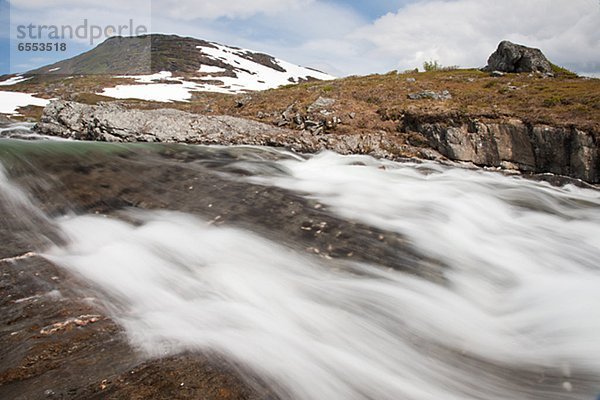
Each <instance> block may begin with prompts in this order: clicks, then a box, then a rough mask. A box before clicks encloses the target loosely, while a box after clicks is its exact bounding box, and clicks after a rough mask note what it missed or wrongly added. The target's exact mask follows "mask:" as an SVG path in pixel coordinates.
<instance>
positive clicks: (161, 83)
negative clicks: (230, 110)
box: [98, 43, 335, 102]
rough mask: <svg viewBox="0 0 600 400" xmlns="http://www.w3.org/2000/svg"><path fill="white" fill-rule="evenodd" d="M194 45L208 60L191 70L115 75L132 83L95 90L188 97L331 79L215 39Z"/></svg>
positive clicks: (135, 96)
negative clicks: (180, 73)
mask: <svg viewBox="0 0 600 400" xmlns="http://www.w3.org/2000/svg"><path fill="white" fill-rule="evenodd" d="M196 48H197V50H198V56H199V57H203V58H204V59H207V60H208V61H207V64H202V65H201V66H200V68H199V69H198V71H197V72H196V73H195V74H190V73H187V74H184V75H185V76H174V74H173V73H172V72H169V71H161V72H158V73H155V74H152V75H127V76H117V77H116V78H123V79H134V80H135V83H136V84H126V85H117V86H116V87H112V88H105V89H103V91H102V92H99V93H98V94H100V95H103V96H107V97H113V98H118V99H126V98H133V99H141V100H148V101H158V102H171V101H189V100H190V99H191V98H192V93H193V92H212V93H224V94H239V93H246V92H252V91H260V90H267V89H274V88H277V87H279V86H282V85H289V84H295V83H300V82H303V81H307V80H311V79H316V80H332V79H335V77H334V76H331V75H328V74H326V73H323V72H320V71H316V70H313V69H310V68H305V67H300V66H298V65H294V64H291V63H289V62H286V61H283V60H279V59H276V58H273V57H270V56H268V55H266V54H261V53H255V52H253V51H251V50H245V49H238V48H232V47H228V46H223V45H220V44H217V43H209V44H208V45H206V46H196ZM209 64H212V65H209Z"/></svg>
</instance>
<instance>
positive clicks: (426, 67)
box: [423, 60, 442, 72]
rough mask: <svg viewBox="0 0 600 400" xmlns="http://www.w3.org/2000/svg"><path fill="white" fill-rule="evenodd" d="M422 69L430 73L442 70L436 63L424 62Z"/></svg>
mask: <svg viewBox="0 0 600 400" xmlns="http://www.w3.org/2000/svg"><path fill="white" fill-rule="evenodd" d="M423 69H424V70H425V71H426V72H431V71H439V70H441V69H442V65H441V64H440V63H439V62H438V61H437V60H435V61H425V62H424V63H423Z"/></svg>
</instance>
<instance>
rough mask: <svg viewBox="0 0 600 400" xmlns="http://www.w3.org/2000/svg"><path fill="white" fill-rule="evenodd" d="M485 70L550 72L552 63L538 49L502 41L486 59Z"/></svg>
mask: <svg viewBox="0 0 600 400" xmlns="http://www.w3.org/2000/svg"><path fill="white" fill-rule="evenodd" d="M484 70H485V71H489V72H492V71H500V72H539V73H543V74H551V73H552V64H551V63H550V61H548V59H547V58H546V56H544V54H543V53H542V51H541V50H539V49H534V48H531V47H526V46H522V45H518V44H514V43H511V42H509V41H503V42H501V43H500V45H499V46H498V49H497V50H496V51H495V52H494V53H493V54H492V55H491V56H490V58H489V59H488V65H487V66H486V67H485V68H484Z"/></svg>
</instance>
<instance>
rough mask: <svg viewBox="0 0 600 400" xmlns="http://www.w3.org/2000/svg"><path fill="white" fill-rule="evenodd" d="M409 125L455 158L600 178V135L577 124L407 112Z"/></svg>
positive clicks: (529, 169) (528, 169) (591, 179)
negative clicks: (434, 117)
mask: <svg viewBox="0 0 600 400" xmlns="http://www.w3.org/2000/svg"><path fill="white" fill-rule="evenodd" d="M403 129H405V130H407V131H413V132H418V133H420V134H421V135H423V136H424V137H425V138H426V139H427V141H428V142H429V145H430V146H431V147H432V148H433V149H435V150H437V151H439V152H440V153H441V154H443V155H444V156H445V157H447V158H449V159H451V160H455V161H467V162H472V163H474V164H477V165H480V166H490V167H503V168H507V169H516V170H520V171H525V172H531V173H553V174H559V175H564V176H569V177H572V178H577V179H581V180H584V181H587V182H592V183H598V182H600V147H599V144H600V143H599V142H600V135H597V134H594V133H589V132H584V131H582V130H579V129H577V128H574V127H553V126H548V125H531V124H526V123H524V122H523V121H521V120H517V119H507V120H499V121H495V120H492V121H480V120H476V119H466V120H462V121H461V120H458V119H457V118H452V117H451V116H446V117H445V118H444V117H442V118H438V119H437V120H427V119H425V118H422V116H419V115H417V116H407V117H406V118H405V122H404V127H403Z"/></svg>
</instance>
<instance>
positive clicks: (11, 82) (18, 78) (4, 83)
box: [0, 75, 33, 86]
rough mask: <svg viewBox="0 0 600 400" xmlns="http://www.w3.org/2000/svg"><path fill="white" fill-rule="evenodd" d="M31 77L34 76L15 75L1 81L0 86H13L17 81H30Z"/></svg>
mask: <svg viewBox="0 0 600 400" xmlns="http://www.w3.org/2000/svg"><path fill="white" fill-rule="evenodd" d="M31 78H33V77H32V76H30V77H28V78H26V77H24V76H21V75H17V76H13V77H12V78H8V79H7V80H5V81H2V82H0V86H12V85H16V84H17V83H21V82H25V81H28V80H29V79H31Z"/></svg>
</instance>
